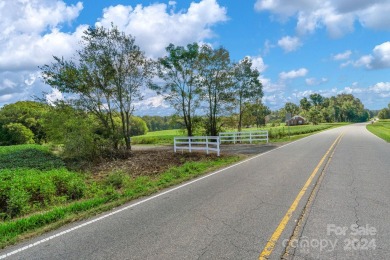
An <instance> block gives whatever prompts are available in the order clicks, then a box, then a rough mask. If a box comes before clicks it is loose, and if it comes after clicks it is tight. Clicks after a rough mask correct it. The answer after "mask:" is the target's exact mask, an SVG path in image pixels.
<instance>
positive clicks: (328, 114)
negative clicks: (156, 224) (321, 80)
mask: <svg viewBox="0 0 390 260" xmlns="http://www.w3.org/2000/svg"><path fill="white" fill-rule="evenodd" d="M283 110H284V111H281V112H285V113H286V112H287V113H291V114H292V115H298V114H299V115H301V116H303V117H305V118H306V119H308V120H309V121H310V122H312V123H313V124H318V123H322V122H324V123H333V122H364V121H367V120H368V119H369V118H370V117H371V115H370V111H369V110H368V109H365V108H364V105H363V103H362V102H361V101H360V99H358V98H355V97H354V96H353V95H352V94H339V95H337V96H331V97H329V98H327V97H324V96H322V95H320V94H318V93H314V94H311V95H309V97H308V98H307V97H303V98H302V99H301V100H300V101H299V105H296V104H294V103H291V102H287V103H286V104H285V106H284V108H283Z"/></svg>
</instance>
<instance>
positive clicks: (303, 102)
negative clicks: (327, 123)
mask: <svg viewBox="0 0 390 260" xmlns="http://www.w3.org/2000/svg"><path fill="white" fill-rule="evenodd" d="M299 104H300V107H301V109H302V110H303V111H309V109H310V107H311V104H310V102H309V100H308V99H307V98H306V97H304V98H302V99H301V101H300V102H299Z"/></svg>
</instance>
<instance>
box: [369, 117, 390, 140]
mask: <svg viewBox="0 0 390 260" xmlns="http://www.w3.org/2000/svg"><path fill="white" fill-rule="evenodd" d="M367 129H368V131H370V132H371V133H373V134H375V135H376V136H378V137H380V138H382V139H383V140H385V141H386V142H390V119H387V120H379V121H377V122H375V123H374V124H368V125H367Z"/></svg>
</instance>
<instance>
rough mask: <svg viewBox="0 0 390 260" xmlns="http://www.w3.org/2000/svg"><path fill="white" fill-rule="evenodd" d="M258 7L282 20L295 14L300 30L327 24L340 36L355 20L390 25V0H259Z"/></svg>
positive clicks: (382, 26) (333, 34)
mask: <svg viewBox="0 0 390 260" xmlns="http://www.w3.org/2000/svg"><path fill="white" fill-rule="evenodd" d="M255 9H256V10H258V11H268V12H270V13H272V14H275V15H277V16H278V17H279V18H280V19H282V20H286V19H288V18H290V17H294V18H295V19H296V20H297V24H296V29H297V32H298V33H300V34H305V33H312V32H314V31H315V30H316V29H318V28H321V27H325V28H326V29H327V31H328V33H329V35H330V36H331V37H341V36H343V35H344V34H346V33H349V32H351V31H353V30H354V22H355V21H357V22H359V23H360V24H361V25H362V26H363V27H367V28H372V29H383V30H389V28H390V16H389V15H388V14H389V12H390V2H389V1H386V0H343V1H340V0H329V1H322V0H290V1H283V0H257V1H256V3H255Z"/></svg>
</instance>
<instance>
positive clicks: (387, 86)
mask: <svg viewBox="0 0 390 260" xmlns="http://www.w3.org/2000/svg"><path fill="white" fill-rule="evenodd" d="M369 90H370V91H372V92H374V93H379V94H390V82H379V83H376V84H375V85H373V86H370V87H369Z"/></svg>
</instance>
